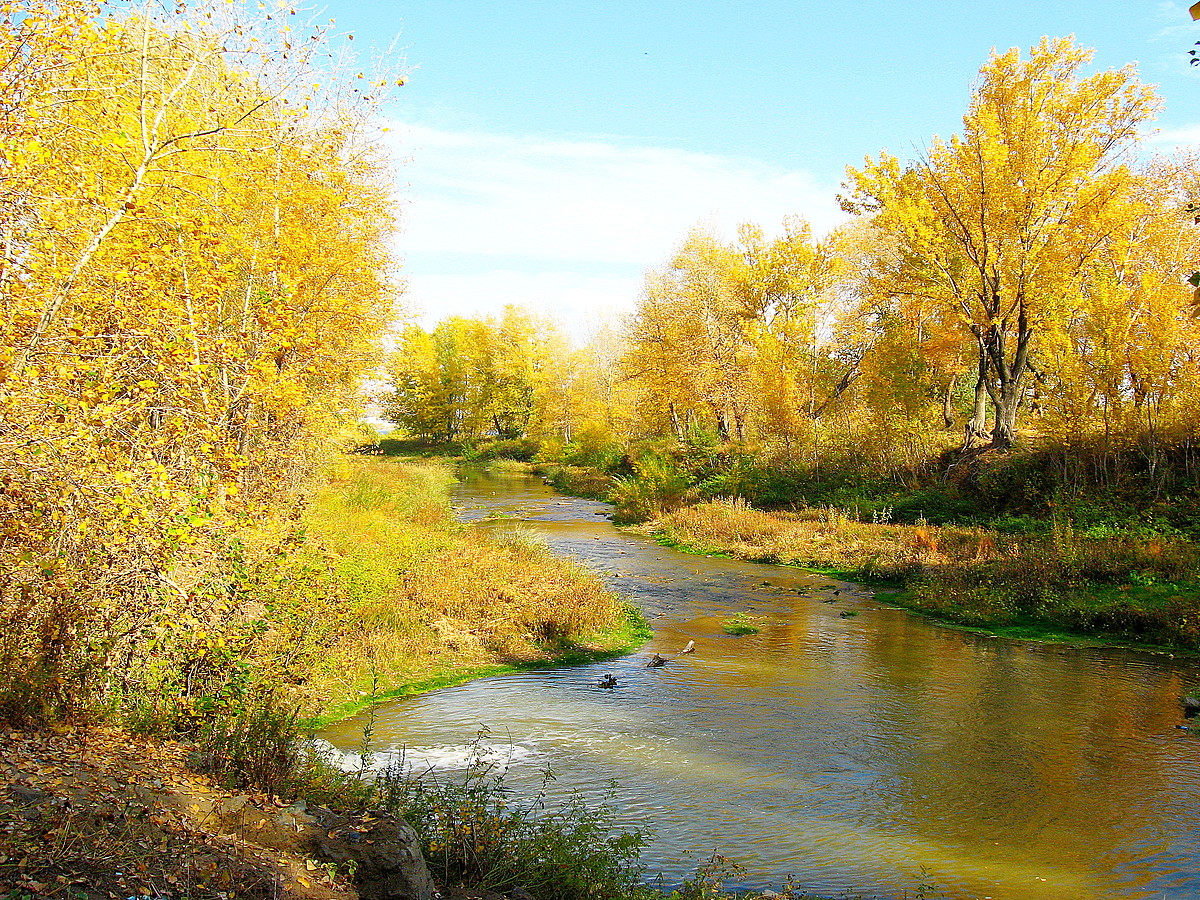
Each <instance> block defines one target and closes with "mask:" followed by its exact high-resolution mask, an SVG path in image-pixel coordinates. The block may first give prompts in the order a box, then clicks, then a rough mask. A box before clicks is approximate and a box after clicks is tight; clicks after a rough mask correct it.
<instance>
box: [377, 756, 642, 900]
mask: <svg viewBox="0 0 1200 900" xmlns="http://www.w3.org/2000/svg"><path fill="white" fill-rule="evenodd" d="M483 738H484V735H483V734H481V735H480V736H479V737H478V738H477V739H476V742H475V745H474V752H473V754H472V758H471V761H470V763H469V765H468V766H467V769H466V771H465V772H464V773H463V774H462V778H461V781H457V782H456V781H451V780H439V779H438V778H436V777H435V776H434V775H432V774H426V775H424V776H422V777H419V778H412V777H408V776H407V775H406V773H405V772H404V771H403V768H402V767H401V766H396V767H392V768H390V769H389V770H387V771H385V772H384V773H382V774H381V775H380V777H379V790H380V797H381V800H382V805H383V806H384V808H386V809H388V810H389V811H390V812H394V813H396V814H398V815H400V816H402V817H403V818H404V819H405V820H407V821H408V822H410V823H411V824H412V825H413V827H414V828H415V829H416V831H417V835H418V836H419V837H420V839H421V843H422V847H423V849H424V852H425V858H426V859H427V860H428V862H429V865H430V869H431V870H432V872H433V874H434V876H435V877H436V878H439V879H440V880H442V881H443V882H447V883H448V882H452V881H458V880H465V881H467V882H468V883H471V884H474V885H478V886H482V887H486V888H489V889H491V890H493V891H509V890H512V889H513V888H516V887H520V888H523V889H524V890H526V891H528V892H529V893H531V894H532V895H533V896H534V897H537V898H541V900H551V898H555V900H558V898H561V900H575V898H589V900H590V898H595V897H606V898H613V900H621V898H649V897H653V896H655V894H654V892H652V891H651V890H650V889H649V888H648V887H646V886H645V885H643V884H642V881H641V879H642V876H643V874H644V870H643V867H642V864H641V862H640V861H639V856H640V854H641V850H642V848H643V847H644V846H645V844H646V843H647V841H648V837H649V836H648V834H647V833H646V832H645V831H642V830H632V831H629V830H622V829H619V828H618V827H617V826H616V825H615V821H614V811H613V810H612V809H611V808H610V807H608V806H607V805H601V806H599V807H596V808H593V809H589V808H587V806H585V804H584V802H583V801H582V800H581V799H579V798H578V797H575V798H572V799H570V800H567V801H566V802H564V803H562V804H561V805H560V806H558V807H557V808H554V809H548V808H547V802H546V792H545V788H546V785H548V784H549V782H550V781H551V780H552V776H551V775H550V773H549V772H547V773H546V774H545V778H544V781H543V789H542V790H541V791H540V792H539V793H538V794H537V796H535V797H533V798H530V799H527V800H521V801H517V800H514V799H513V797H512V796H511V794H510V791H509V790H508V788H507V786H506V785H505V767H504V766H503V764H501V763H499V762H497V761H496V760H495V759H494V757H492V755H491V754H489V753H487V752H486V748H485V747H484V746H483ZM657 896H660V897H661V895H657Z"/></svg>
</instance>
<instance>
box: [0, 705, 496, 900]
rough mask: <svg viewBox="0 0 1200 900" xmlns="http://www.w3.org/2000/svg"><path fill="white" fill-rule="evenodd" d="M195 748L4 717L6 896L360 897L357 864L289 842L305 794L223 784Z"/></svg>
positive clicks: (460, 896)
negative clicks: (27, 725)
mask: <svg viewBox="0 0 1200 900" xmlns="http://www.w3.org/2000/svg"><path fill="white" fill-rule="evenodd" d="M189 750H190V748H188V747H186V746H183V745H180V744H173V743H165V744H163V743H151V742H147V741H143V740H139V739H137V738H135V737H132V736H130V735H128V734H126V733H124V732H121V731H118V730H114V729H109V728H99V727H86V728H57V729H51V730H38V731H32V730H5V729H4V728H3V726H0V777H2V778H3V781H4V782H5V788H4V790H3V791H2V792H0V898H4V900H26V898H33V897H39V898H40V897H61V898H68V900H129V898H153V900H175V898H178V900H185V898H186V900H209V898H211V900H236V898H245V900H258V898H261V900H281V898H297V900H300V898H303V900H358V898H359V897H360V895H359V893H358V892H357V891H356V890H355V889H354V887H353V886H352V885H351V884H350V883H349V875H350V873H349V872H347V871H342V872H339V871H337V868H336V867H332V866H329V865H322V864H321V863H319V862H318V861H317V860H314V859H311V858H307V857H306V855H305V854H304V853H303V852H298V850H297V848H295V847H289V846H288V840H287V837H288V832H289V829H290V828H291V827H292V826H291V823H292V822H293V821H295V820H296V819H303V818H304V813H303V804H287V803H284V802H283V801H276V800H273V799H272V798H268V797H264V796H261V795H245V794H242V795H236V794H233V793H231V792H229V791H226V790H223V789H222V788H221V787H219V786H218V785H216V784H215V783H214V782H213V780H212V779H211V778H210V777H208V776H206V775H203V774H199V773H197V772H194V771H192V770H191V769H189V768H188V759H189ZM296 827H297V830H298V828H299V826H296ZM440 896H441V897H444V898H446V900H467V898H484V900H492V898H494V897H495V896H496V895H488V894H485V893H480V892H474V891H470V890H466V889H463V888H454V887H451V888H450V889H448V890H441V891H440ZM362 900H369V898H366V897H363V898H362Z"/></svg>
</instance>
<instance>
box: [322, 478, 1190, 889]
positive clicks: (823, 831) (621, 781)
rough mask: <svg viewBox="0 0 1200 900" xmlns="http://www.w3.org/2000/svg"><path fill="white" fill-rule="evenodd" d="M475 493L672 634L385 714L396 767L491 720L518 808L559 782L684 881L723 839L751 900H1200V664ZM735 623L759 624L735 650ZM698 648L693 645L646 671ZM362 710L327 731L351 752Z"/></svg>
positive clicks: (594, 506) (493, 524) (410, 702)
mask: <svg viewBox="0 0 1200 900" xmlns="http://www.w3.org/2000/svg"><path fill="white" fill-rule="evenodd" d="M464 478H465V480H464V481H463V483H462V484H461V485H460V486H459V487H458V488H457V490H456V495H455V498H454V502H455V505H456V507H457V508H458V510H459V516H460V518H461V519H463V520H464V521H472V522H480V524H479V526H478V527H489V528H505V527H512V523H513V522H514V521H519V522H521V523H523V524H524V525H525V526H528V527H530V528H533V529H535V530H536V531H537V532H538V533H539V534H540V535H541V536H542V538H543V539H544V540H545V541H546V542H547V543H548V545H549V546H550V547H551V548H552V549H553V550H555V551H556V552H558V553H562V554H566V555H569V556H573V557H575V558H577V559H579V560H581V561H583V562H584V563H586V564H587V565H589V566H591V567H592V568H594V569H595V570H597V571H598V572H600V573H602V575H603V576H604V578H605V579H606V580H607V582H608V584H609V585H611V587H612V588H613V589H614V590H617V591H619V592H621V593H622V594H624V595H626V596H628V597H630V598H632V600H633V601H634V602H636V603H637V604H638V605H640V606H641V608H642V609H643V610H644V611H645V612H646V615H647V618H648V619H649V620H650V622H651V625H652V626H653V627H654V630H655V637H654V640H653V641H652V642H651V643H650V644H648V645H647V646H646V647H645V648H644V649H643V650H641V651H639V652H638V653H637V654H635V655H633V656H630V657H626V658H624V659H620V660H613V661H609V662H604V663H598V664H595V665H590V666H584V667H578V668H564V669H557V670H548V671H539V672H530V673H522V674H514V675H505V676H500V677H495V678H487V679H481V680H478V681H474V682H471V683H468V684H464V685H461V686H459V687H454V688H448V689H445V690H440V691H435V692H433V693H430V694H425V695H422V696H419V697H412V698H407V699H403V700H398V701H394V702H391V703H389V704H387V705H384V706H382V707H380V708H379V709H377V711H376V714H375V721H374V723H373V728H374V735H373V741H374V746H375V747H376V749H377V750H382V751H385V753H384V756H385V757H386V755H387V754H389V753H390V754H398V753H401V752H402V753H403V754H404V757H405V759H406V760H408V761H409V762H410V763H413V764H417V765H420V766H422V767H425V766H430V767H433V768H434V769H435V770H437V771H443V772H445V771H446V770H453V769H455V768H461V767H462V766H463V765H464V763H465V760H466V757H467V755H468V750H467V745H468V744H469V743H470V741H471V739H472V738H473V737H474V736H475V735H476V734H477V733H478V732H479V730H480V728H481V727H486V728H487V729H488V730H489V731H488V733H487V735H486V736H485V737H484V738H483V743H484V744H485V746H487V747H490V748H491V749H492V752H493V753H495V754H496V755H497V756H498V757H500V758H502V759H503V760H504V761H505V762H506V764H507V765H509V767H510V768H509V775H508V783H509V784H510V786H512V787H513V788H514V789H515V790H516V791H517V792H518V794H519V793H520V792H521V791H522V790H525V789H530V790H532V789H533V787H535V786H537V785H540V784H541V783H542V777H543V773H544V772H545V770H546V769H547V767H548V768H549V769H550V770H551V771H552V772H553V775H554V779H555V780H554V781H553V782H552V784H551V788H550V790H551V795H552V796H562V797H565V796H568V795H570V794H571V793H572V792H578V793H580V794H582V795H583V796H584V797H586V798H588V799H591V800H601V799H607V800H608V802H609V803H610V804H611V805H612V806H613V807H615V809H616V810H617V812H618V816H619V819H620V821H622V822H624V823H628V824H630V825H637V826H642V825H646V826H649V828H650V829H651V830H652V831H653V833H654V840H653V842H652V843H651V845H650V846H649V847H648V849H647V850H646V852H645V853H644V855H643V859H644V861H645V862H646V863H647V864H648V867H649V870H650V872H652V873H653V872H662V873H663V875H664V876H665V879H666V882H667V883H668V884H672V883H678V882H679V881H680V880H682V879H683V878H685V877H687V876H688V875H689V874H691V873H692V872H693V871H694V870H695V868H696V866H697V865H698V864H700V863H701V862H703V861H704V860H705V859H706V858H707V857H708V856H709V854H711V853H712V851H713V850H714V849H715V850H719V851H720V852H721V853H722V854H723V855H725V856H727V857H730V858H732V859H734V860H736V861H737V862H738V863H740V864H741V865H743V866H744V867H745V869H746V874H745V877H744V878H743V879H742V881H741V882H740V883H739V884H740V886H742V887H768V886H771V885H776V886H777V885H779V884H780V883H781V882H782V881H783V880H784V879H785V878H786V877H787V876H789V875H790V876H792V877H793V879H794V882H795V884H796V885H797V886H798V887H802V888H804V889H806V890H809V891H812V892H814V893H824V894H829V895H832V894H836V893H839V892H842V891H846V892H851V893H854V894H863V895H867V896H879V897H888V898H890V897H900V896H903V894H904V892H905V891H908V892H909V895H910V896H911V895H912V893H913V892H915V891H916V890H917V888H918V886H919V884H920V883H922V882H926V883H932V884H934V885H936V886H937V889H938V890H939V891H940V892H941V894H942V895H944V896H946V897H949V898H993V900H1041V898H1054V900H1059V898H1061V900H1067V898H1070V900H1091V898H1097V900H1099V898H1164V900H1182V898H1200V737H1197V736H1194V735H1192V734H1190V733H1187V732H1184V731H1181V730H1179V729H1178V727H1177V726H1178V725H1179V724H1180V723H1181V721H1182V719H1181V714H1180V707H1179V697H1180V695H1181V694H1183V693H1186V692H1187V691H1188V690H1190V689H1192V688H1194V687H1195V686H1196V685H1197V684H1198V683H1200V666H1198V664H1197V662H1196V660H1194V659H1174V658H1171V657H1169V656H1165V655H1156V654H1148V653H1140V652H1134V651H1125V650H1115V649H1098V648H1085V649H1074V648H1071V647H1066V646H1060V645H1053V644H1040V643H1033V642H1020V641H1010V640H1003V639H997V638H990V637H986V636H982V635H976V634H971V633H967V632H962V631H956V630H953V629H949V628H943V627H940V626H938V625H935V624H932V623H930V622H928V621H926V620H924V619H921V618H919V617H917V616H914V615H911V614H909V613H907V612H905V611H903V610H898V609H892V608H888V607H886V606H884V605H882V604H880V603H878V602H877V601H875V600H874V599H873V598H872V593H871V591H870V590H868V589H866V588H862V587H860V586H856V585H851V584H846V583H844V582H837V581H833V580H831V579H829V578H825V577H823V576H818V575H811V574H807V573H804V572H801V571H798V570H795V569H789V568H785V567H780V566H767V565H759V564H755V563H744V562H738V561H733V560H727V559H720V558H706V557H699V556H694V555H688V554H684V553H679V552H676V551H673V550H670V549H667V548H664V547H661V546H659V545H658V544H656V543H654V542H653V541H651V540H649V539H647V538H643V537H640V536H636V535H629V534H625V533H623V532H620V531H618V530H617V529H616V528H614V527H613V526H612V524H611V523H610V522H609V521H608V520H607V518H605V516H606V514H607V513H608V512H610V507H608V506H607V505H606V504H603V503H597V502H594V501H588V500H579V499H574V498H567V497H563V496H562V495H560V494H557V493H556V492H554V491H553V490H551V489H550V488H548V487H546V486H545V485H544V484H543V483H542V482H541V481H540V480H539V479H537V478H534V477H531V476H524V475H513V474H488V473H474V474H467V475H465V476H464ZM480 520H484V521H482V522H481V521H480ZM738 613H745V614H746V615H748V616H751V617H757V618H755V619H754V621H755V622H756V623H757V624H759V625H760V626H761V630H760V631H759V633H757V634H753V635H746V636H742V637H731V636H729V635H726V634H725V633H724V632H723V630H722V623H724V622H725V621H727V620H728V619H729V618H730V617H731V616H733V615H736V614H738ZM689 640H694V641H695V644H696V652H695V653H694V654H690V655H686V656H674V657H673V658H672V659H671V660H670V662H668V663H667V665H665V666H663V667H661V668H653V669H651V668H646V667H645V659H646V657H647V656H648V655H649V654H650V653H652V652H655V651H657V652H660V653H662V654H663V655H665V656H673V654H675V653H676V652H677V651H678V650H679V649H681V648H682V647H683V646H684V645H686V644H687V642H688V641H689ZM606 673H612V674H613V675H615V677H616V679H617V687H616V688H615V689H613V690H605V689H603V688H601V687H600V686H599V681H600V679H601V677H603V676H604V675H605V674H606ZM365 721H366V719H365V717H364V716H360V717H357V718H354V719H349V720H346V721H344V722H341V723H338V724H337V725H336V726H334V727H332V728H330V729H329V730H328V731H327V732H325V733H324V734H323V735H322V736H323V737H324V738H325V739H326V740H328V741H329V742H330V743H331V744H333V745H334V746H335V747H337V748H339V749H341V750H343V751H346V752H350V751H352V750H353V748H354V747H356V746H357V745H358V744H359V743H360V740H361V735H362V730H363V726H364V723H365Z"/></svg>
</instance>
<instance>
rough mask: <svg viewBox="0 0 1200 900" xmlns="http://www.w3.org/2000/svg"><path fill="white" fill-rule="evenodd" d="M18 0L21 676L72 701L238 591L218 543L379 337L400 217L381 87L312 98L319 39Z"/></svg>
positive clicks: (251, 26) (16, 586) (8, 651)
mask: <svg viewBox="0 0 1200 900" xmlns="http://www.w3.org/2000/svg"><path fill="white" fill-rule="evenodd" d="M20 6H21V7H22V8H21V9H17V5H11V4H10V5H8V6H6V7H4V8H3V9H2V10H0V42H3V43H4V45H5V46H6V47H8V48H9V49H10V51H11V52H10V53H9V54H8V55H7V56H6V58H7V59H8V60H9V62H8V63H7V66H8V70H7V71H6V74H8V75H9V77H8V78H6V79H5V81H4V82H3V83H2V84H0V106H2V107H3V108H4V109H5V110H7V111H8V114H7V116H6V119H5V128H6V129H7V130H8V132H9V134H10V135H11V136H12V137H13V140H12V141H11V142H9V143H6V145H5V154H4V158H3V160H2V163H0V164H2V165H3V169H4V178H3V179H2V180H0V181H2V184H3V188H2V189H0V190H3V192H4V195H3V198H2V206H0V229H3V245H4V246H3V254H4V255H3V270H2V271H0V308H2V313H0V484H2V485H3V489H2V491H0V528H2V529H3V531H2V532H0V617H2V619H3V634H4V638H3V639H2V640H0V664H2V665H0V669H2V671H3V673H4V674H5V677H6V680H7V683H6V684H4V685H0V688H2V689H3V690H15V691H26V692H32V694H33V695H34V696H36V697H39V698H40V699H41V700H43V701H44V702H46V703H48V704H55V703H69V702H72V698H73V697H77V695H79V694H81V693H82V688H83V686H84V685H85V684H90V681H89V678H90V676H91V675H92V674H97V673H99V674H102V675H103V674H105V673H107V674H108V675H109V676H110V677H115V675H114V673H115V672H117V671H118V670H119V669H120V665H119V662H120V661H121V660H126V661H127V660H128V658H129V653H128V652H127V651H129V648H130V647H131V646H133V645H134V644H135V643H136V642H137V640H138V639H139V637H140V635H141V632H142V629H144V628H147V627H150V626H151V625H153V624H154V623H155V622H161V621H163V620H164V618H170V620H171V621H173V622H178V623H184V626H185V627H186V623H187V622H195V621H199V619H200V618H202V617H203V616H205V615H208V614H210V613H212V612H213V610H214V608H215V605H219V603H220V602H227V601H228V599H229V594H228V592H223V588H222V586H221V584H219V582H220V581H221V578H220V577H218V574H217V573H218V570H219V566H216V565H214V564H211V563H212V562H213V559H214V554H219V553H220V548H221V546H222V545H224V544H225V543H227V542H228V541H229V540H230V539H231V538H232V537H233V536H236V529H237V527H238V523H239V521H240V518H239V517H246V518H247V519H249V518H251V517H253V516H255V515H257V514H258V513H259V512H260V510H261V509H262V506H263V505H264V504H268V503H270V502H272V500H273V499H274V498H275V497H276V496H277V494H278V492H279V490H280V489H281V488H283V487H286V485H287V483H288V481H289V478H290V476H291V475H292V474H293V473H295V472H298V471H300V470H302V469H304V468H305V467H306V466H307V465H308V464H309V461H310V455H311V451H312V449H313V447H314V446H315V444H316V443H319V441H320V440H322V435H325V434H328V433H329V430H330V427H331V425H332V424H333V423H334V421H335V420H336V419H337V417H339V416H341V415H343V414H344V413H343V410H345V409H347V408H348V404H349V403H351V402H352V396H353V394H354V393H355V392H356V391H357V389H358V384H359V381H360V379H361V377H362V374H363V373H364V371H365V370H366V369H367V368H369V367H370V366H371V365H373V363H374V360H375V359H376V357H377V353H378V344H379V335H380V332H381V329H382V327H383V325H384V323H385V322H386V321H387V320H388V319H389V318H390V316H391V305H392V298H393V289H392V286H391V284H390V283H389V273H390V270H391V268H392V265H391V262H390V259H389V254H388V251H387V240H388V235H389V231H390V228H389V225H390V220H391V211H390V201H389V199H388V196H387V192H386V186H385V182H384V180H383V168H382V166H381V164H380V161H379V158H378V156H377V155H376V154H375V152H374V151H373V150H372V149H371V147H370V142H369V140H368V136H367V135H366V134H365V132H364V128H365V126H366V121H367V120H366V117H367V116H369V114H370V104H369V103H367V104H364V105H360V106H359V107H358V108H357V109H354V108H353V107H349V106H344V105H338V104H330V105H327V106H326V107H325V108H324V109H323V110H322V112H321V114H320V115H317V114H315V113H314V112H313V109H312V108H311V107H312V103H313V101H314V99H315V95H313V94H312V93H311V85H312V83H313V81H312V77H311V75H309V74H308V72H309V70H310V67H311V60H310V59H309V58H308V57H307V56H306V54H308V53H311V52H312V51H311V50H303V51H301V50H293V49H292V45H293V44H296V45H300V44H301V43H303V44H304V45H305V46H306V47H307V46H309V45H316V44H319V40H318V41H309V40H308V38H307V37H300V36H298V35H291V33H290V32H279V34H278V35H277V40H268V39H267V38H268V35H267V33H266V32H265V31H264V30H263V27H262V26H263V22H261V21H259V22H252V21H243V20H239V19H237V18H235V17H233V13H231V12H230V11H229V9H228V8H227V7H225V6H224V5H220V4H212V5H211V6H209V5H204V4H203V3H201V4H199V5H197V6H195V7H193V8H192V9H190V10H188V9H186V8H184V7H178V8H175V9H173V10H172V11H171V12H169V13H165V14H163V15H162V16H160V17H158V18H146V17H139V16H136V15H132V14H130V13H129V12H128V11H126V10H125V9H124V8H123V7H120V6H118V5H114V6H112V7H105V6H99V5H97V6H91V5H87V4H81V3H70V2H68V3H61V4H55V5H49V4H47V5H45V6H37V5H34V6H31V5H29V4H23V5H20ZM312 37H317V38H319V37H320V35H312ZM301 74H305V75H307V76H308V77H307V78H306V80H305V83H307V84H308V85H309V87H310V90H309V91H308V92H305V91H303V90H300V89H299V87H298V77H299V76H300V75H301ZM222 597H223V598H224V599H223V600H222V599H221V598H222ZM109 684H110V685H111V684H113V682H111V681H110V682H109ZM3 690H0V693H3Z"/></svg>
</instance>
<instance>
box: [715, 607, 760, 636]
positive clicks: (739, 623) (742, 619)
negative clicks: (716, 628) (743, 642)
mask: <svg viewBox="0 0 1200 900" xmlns="http://www.w3.org/2000/svg"><path fill="white" fill-rule="evenodd" d="M721 630H722V631H724V632H725V633H726V634H729V635H733V636H734V637H741V636H742V635H746V634H758V632H759V631H760V630H761V629H759V627H758V625H756V624H755V623H754V622H753V621H751V617H750V616H748V615H747V614H746V613H744V612H740V613H738V614H737V615H736V616H734V617H733V618H731V619H727V620H726V621H725V622H724V623H723V624H722V625H721Z"/></svg>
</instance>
